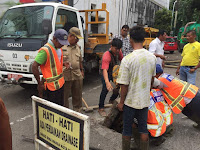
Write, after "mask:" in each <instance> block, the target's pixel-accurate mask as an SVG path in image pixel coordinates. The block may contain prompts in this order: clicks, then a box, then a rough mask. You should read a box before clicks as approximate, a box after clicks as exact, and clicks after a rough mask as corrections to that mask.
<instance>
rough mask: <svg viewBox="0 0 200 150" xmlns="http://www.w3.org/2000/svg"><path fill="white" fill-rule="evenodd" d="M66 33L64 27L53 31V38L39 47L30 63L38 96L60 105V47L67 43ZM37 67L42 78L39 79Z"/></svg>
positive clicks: (61, 77) (61, 58)
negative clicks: (44, 96) (36, 83)
mask: <svg viewBox="0 0 200 150" xmlns="http://www.w3.org/2000/svg"><path fill="white" fill-rule="evenodd" d="M67 37H68V33H67V31H65V30H64V29H58V30H56V31H55V33H54V36H53V39H52V40H49V41H48V43H47V44H45V45H44V46H43V47H41V48H40V50H39V52H38V54H37V56H36V58H35V61H34V63H33V65H32V70H33V74H34V76H35V78H36V80H37V82H38V92H39V96H40V97H43V90H44V89H45V95H46V99H47V100H49V101H51V102H53V103H56V104H59V105H62V106H63V104H64V86H63V85H64V82H65V81H64V76H63V51H62V49H61V47H63V46H64V45H67V44H68V41H67ZM39 67H40V69H41V71H42V74H43V78H42V80H41V79H40V72H39Z"/></svg>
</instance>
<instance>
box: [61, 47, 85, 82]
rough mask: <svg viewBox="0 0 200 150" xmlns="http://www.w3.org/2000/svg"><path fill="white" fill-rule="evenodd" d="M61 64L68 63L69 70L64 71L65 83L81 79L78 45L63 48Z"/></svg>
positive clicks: (80, 59)
mask: <svg viewBox="0 0 200 150" xmlns="http://www.w3.org/2000/svg"><path fill="white" fill-rule="evenodd" d="M62 49H63V62H65V61H69V62H70V63H71V67H70V68H69V69H64V70H63V73H64V78H65V81H72V80H79V79H83V76H82V74H81V70H80V63H82V55H81V51H80V48H79V46H78V45H75V46H71V45H68V46H64V47H63V48H62Z"/></svg>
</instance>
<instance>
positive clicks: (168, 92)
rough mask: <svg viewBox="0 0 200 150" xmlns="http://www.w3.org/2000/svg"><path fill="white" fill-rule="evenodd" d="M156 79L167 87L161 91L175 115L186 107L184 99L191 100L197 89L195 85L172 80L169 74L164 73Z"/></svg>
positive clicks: (175, 79)
mask: <svg viewBox="0 0 200 150" xmlns="http://www.w3.org/2000/svg"><path fill="white" fill-rule="evenodd" d="M158 79H159V80H160V81H161V82H163V83H164V84H165V85H167V87H163V88H162V89H161V91H162V93H163V96H164V98H165V100H166V101H167V103H168V104H169V106H170V107H171V109H172V111H173V112H174V113H176V114H179V113H181V111H182V110H183V108H184V107H185V106H186V104H185V101H184V97H187V98H190V99H192V98H194V97H195V95H196V94H197V92H198V87H196V86H195V85H192V84H189V83H187V82H184V81H182V80H179V79H177V78H174V77H173V76H171V75H170V74H166V73H164V74H162V75H161V76H160V77H159V78H158Z"/></svg>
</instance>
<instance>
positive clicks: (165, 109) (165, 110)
mask: <svg viewBox="0 0 200 150" xmlns="http://www.w3.org/2000/svg"><path fill="white" fill-rule="evenodd" d="M151 91H152V92H151V93H153V96H154V98H155V95H156V96H157V97H159V98H156V99H157V104H158V105H159V107H157V109H159V110H160V111H161V112H162V114H163V117H164V119H165V122H166V126H168V125H170V124H172V123H173V113H172V110H171V108H170V107H169V105H168V104H167V103H166V102H165V100H164V97H163V96H162V93H161V91H160V90H159V89H151Z"/></svg>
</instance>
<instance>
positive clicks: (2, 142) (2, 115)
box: [0, 98, 12, 150]
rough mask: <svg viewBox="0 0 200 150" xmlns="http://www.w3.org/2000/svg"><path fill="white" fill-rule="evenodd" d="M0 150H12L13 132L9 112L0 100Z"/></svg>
mask: <svg viewBox="0 0 200 150" xmlns="http://www.w3.org/2000/svg"><path fill="white" fill-rule="evenodd" d="M0 150H12V132H11V128H10V121H9V116H8V112H7V110H6V107H5V105H4V102H3V100H2V99H1V98H0Z"/></svg>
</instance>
